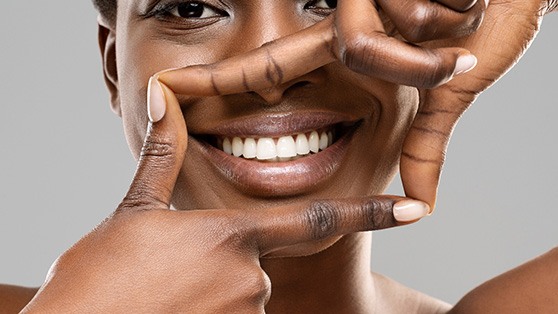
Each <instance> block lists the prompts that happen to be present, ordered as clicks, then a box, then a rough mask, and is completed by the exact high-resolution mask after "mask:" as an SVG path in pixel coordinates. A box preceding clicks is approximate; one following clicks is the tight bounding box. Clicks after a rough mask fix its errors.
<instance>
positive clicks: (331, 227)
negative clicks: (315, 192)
mask: <svg viewBox="0 0 558 314" xmlns="http://www.w3.org/2000/svg"><path fill="white" fill-rule="evenodd" d="M303 217H304V220H305V225H306V226H308V228H309V230H308V231H309V233H310V235H311V237H312V239H314V240H322V239H325V238H328V237H330V236H332V235H333V234H334V233H335V232H336V231H337V230H338V228H339V220H340V217H339V213H338V211H337V210H336V207H335V206H334V205H333V204H332V203H331V202H328V201H315V202H313V203H312V204H310V206H309V207H308V208H307V209H306V211H305V212H304V216H303Z"/></svg>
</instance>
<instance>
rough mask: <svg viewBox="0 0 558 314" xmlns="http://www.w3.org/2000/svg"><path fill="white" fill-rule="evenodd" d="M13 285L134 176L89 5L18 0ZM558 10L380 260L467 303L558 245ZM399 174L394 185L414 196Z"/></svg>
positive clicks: (33, 274) (461, 131)
mask: <svg viewBox="0 0 558 314" xmlns="http://www.w3.org/2000/svg"><path fill="white" fill-rule="evenodd" d="M2 10H3V17H2V19H0V32H1V33H0V40H1V50H0V51H1V58H0V59H1V60H0V70H1V72H2V73H1V75H0V95H1V100H0V103H1V106H0V113H1V115H0V119H1V121H0V136H1V142H0V202H1V203H0V252H1V255H0V282H3V283H12V284H20V285H29V286H38V285H40V284H41V282H42V281H43V278H44V276H45V274H46V272H47V270H48V268H49V266H50V264H51V263H52V262H53V261H54V259H55V258H56V257H57V256H58V255H59V254H60V253H62V252H63V251H64V250H65V249H66V248H68V247H69V246H70V245H71V244H72V243H74V242H75V241H77V240H78V239H79V238H80V236H82V235H83V234H85V233H86V232H88V231H89V230H90V229H91V228H92V227H94V226H95V225H96V224H97V223H98V222H99V221H101V220H102V219H103V218H104V217H106V216H107V215H108V214H109V213H110V212H111V210H112V209H113V208H114V207H115V206H116V205H117V204H118V202H119V200H120V199H121V197H122V196H123V194H124V192H125V191H126V189H127V186H128V183H129V181H130V179H131V177H132V174H133V171H134V167H135V165H134V162H133V159H132V158H131V156H130V154H129V152H128V149H127V146H126V144H125V141H124V138H123V135H122V130H121V126H120V120H119V119H118V118H117V117H116V116H115V115H113V114H112V113H111V111H110V109H109V106H108V96H107V92H106V91H105V88H104V84H103V81H102V75H101V67H100V57H99V54H98V49H97V44H96V20H95V18H96V14H95V12H94V10H93V9H92V6H91V4H90V2H89V1H76V0H61V1H56V2H52V1H50V2H45V1H37V0H35V1H4V2H3V4H2ZM557 34H558V14H554V15H552V16H549V17H547V18H546V20H545V23H544V25H543V30H542V32H541V34H540V35H539V38H538V39H537V40H536V41H535V44H534V45H533V47H532V48H531V49H530V50H529V51H528V53H527V55H526V57H525V58H524V59H523V60H522V61H521V63H520V64H519V65H518V66H516V67H515V68H514V69H513V70H512V72H511V73H510V74H508V75H507V76H506V77H505V78H504V79H502V80H501V81H500V82H499V83H498V84H497V85H496V86H495V87H493V88H492V89H491V90H489V91H488V92H486V93H485V94H483V95H482V96H481V98H480V99H479V101H478V102H477V103H476V104H475V105H474V106H473V108H472V109H471V110H469V112H468V113H467V114H466V115H465V117H464V118H463V119H462V122H461V123H460V125H459V127H458V129H457V131H456V133H455V136H454V138H453V141H452V145H451V148H450V152H449V156H448V157H449V158H448V162H447V165H446V167H445V172H444V176H443V184H442V186H441V189H440V196H439V203H438V211H437V212H436V214H435V215H434V216H433V217H430V218H428V219H425V220H423V221H422V222H420V223H419V224H416V225H413V226H410V227H406V228H400V229H397V230H395V229H394V230H389V231H382V232H378V233H376V234H375V238H374V251H373V252H374V253H373V269H374V270H375V271H378V272H380V273H384V274H386V275H388V276H391V277H393V278H395V279H396V280H398V281H400V282H403V283H405V284H407V285H409V286H411V287H413V288H416V289H419V290H421V291H424V292H426V293H429V294H431V295H434V296H437V297H439V298H442V299H444V300H446V301H449V302H456V301H457V300H458V299H459V297H460V296H462V295H463V294H464V293H465V292H466V291H468V290H470V289H472V288H473V287H474V286H476V285H478V284H479V283H481V282H483V281H484V280H486V279H488V278H491V277H493V276H495V275H497V274H499V273H501V272H503V271H505V270H507V269H509V268H511V267H514V266H515V265H518V264H520V263H522V262H524V261H526V260H528V259H530V258H532V257H534V256H536V255H538V254H541V253H543V252H545V251H546V250H549V249H550V248H552V247H554V246H556V245H557V244H558V228H557V227H556V223H557V222H558V193H557V192H558V188H557V184H556V178H557V177H558V166H557V165H556V162H557V161H558V149H557V148H558V145H557V144H556V135H557V134H558V124H557V123H556V117H558V106H556V104H557V101H556V97H557V94H556V89H557V88H558V85H557V83H556V82H557V80H556V78H555V72H557V71H558V62H556V61H557V60H556V57H557V56H558V42H557V41H556V38H557V37H556V36H557ZM400 190H401V189H400V183H399V182H398V181H397V182H395V183H394V186H393V188H392V189H391V192H392V193H399V192H400Z"/></svg>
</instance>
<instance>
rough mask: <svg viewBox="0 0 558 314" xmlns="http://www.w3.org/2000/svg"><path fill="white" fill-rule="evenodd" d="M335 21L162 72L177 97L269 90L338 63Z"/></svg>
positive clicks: (162, 79) (330, 20)
mask: <svg viewBox="0 0 558 314" xmlns="http://www.w3.org/2000/svg"><path fill="white" fill-rule="evenodd" d="M332 21H333V20H332V18H329V19H328V20H326V21H323V22H320V23H317V24H315V25H313V26H311V27H310V28H307V29H305V30H302V31H300V32H298V33H295V34H293V35H291V36H288V37H283V38H280V39H278V40H276V41H273V42H271V43H269V44H266V45H264V46H262V47H261V48H259V49H255V50H252V51H250V52H248V53H245V54H242V55H239V56H235V57H232V58H229V59H226V60H224V61H221V62H218V63H215V64H208V65H197V66H190V67H186V68H182V69H176V70H170V71H166V72H164V73H161V74H160V76H159V79H160V80H161V82H164V83H165V84H166V85H168V86H169V87H170V88H171V89H172V90H173V91H174V92H176V93H177V94H184V95H192V96H215V95H227V94H234V93H242V92H247V91H257V90H264V89H268V88H271V87H274V86H277V85H280V84H282V83H285V82H288V81H290V80H293V79H295V78H298V77H300V76H302V75H304V74H306V73H308V72H311V71H313V70H315V69H317V68H319V67H322V66H324V65H326V64H328V63H331V62H334V61H336V59H335V55H334V53H333V48H334V47H333V43H334V41H333V29H332Z"/></svg>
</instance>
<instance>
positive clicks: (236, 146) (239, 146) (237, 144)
mask: <svg viewBox="0 0 558 314" xmlns="http://www.w3.org/2000/svg"><path fill="white" fill-rule="evenodd" d="M242 153H244V144H243V143H242V139H241V138H240V137H234V138H233V140H232V154H233V155H234V156H235V157H240V156H242Z"/></svg>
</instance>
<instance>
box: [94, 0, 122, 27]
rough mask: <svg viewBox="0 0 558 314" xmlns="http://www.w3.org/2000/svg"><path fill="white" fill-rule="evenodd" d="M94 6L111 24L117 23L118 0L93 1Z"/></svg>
mask: <svg viewBox="0 0 558 314" xmlns="http://www.w3.org/2000/svg"><path fill="white" fill-rule="evenodd" d="M93 6H95V9H97V11H99V14H101V16H102V17H103V18H105V19H106V20H107V21H108V22H109V23H111V24H114V23H115V22H116V8H117V4H116V0H93Z"/></svg>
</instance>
